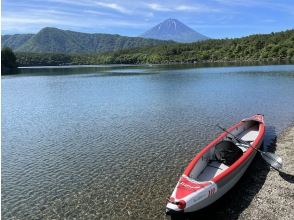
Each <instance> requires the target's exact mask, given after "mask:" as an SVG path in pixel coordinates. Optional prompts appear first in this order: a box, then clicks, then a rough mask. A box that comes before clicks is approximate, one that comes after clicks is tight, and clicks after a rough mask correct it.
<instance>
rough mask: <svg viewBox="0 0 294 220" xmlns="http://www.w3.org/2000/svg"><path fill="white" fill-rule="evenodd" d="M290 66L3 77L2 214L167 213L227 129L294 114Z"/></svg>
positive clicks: (278, 123)
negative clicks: (191, 170) (195, 163)
mask: <svg viewBox="0 0 294 220" xmlns="http://www.w3.org/2000/svg"><path fill="white" fill-rule="evenodd" d="M293 97H294V65H272V66H244V67H201V68H200V67H196V66H184V65H183V66H145V67H144V66H131V67H130V66H102V67H83V68H44V69H30V68H28V69H22V70H21V74H20V75H15V76H6V77H2V217H3V218H5V219H13V218H15V219H43V218H46V219H59V218H62V219H64V218H67V219H73V218H77V219H81V218H84V219H93V218H101V219H102V218H104V219H119V218H124V219H126V218H131V217H132V218H133V219H137V218H138V217H140V218H142V219H152V218H153V219H160V218H165V198H167V197H168V196H169V195H170V193H171V192H172V190H173V188H174V186H175V184H176V182H177V180H178V178H179V176H180V175H181V173H182V172H183V169H184V168H185V166H186V165H187V163H188V162H189V161H190V160H191V159H192V158H193V156H194V155H195V154H196V153H197V152H198V151H199V150H200V148H201V147H203V146H204V145H206V144H207V143H209V142H210V141H211V140H212V139H213V138H214V137H216V135H217V134H218V133H219V130H217V128H216V127H215V124H217V123H220V124H222V125H223V126H229V125H231V124H233V123H236V122H237V121H239V120H240V119H242V118H245V117H248V116H251V115H253V114H255V113H263V114H265V119H266V122H267V125H270V126H273V127H274V128H275V130H276V133H279V132H281V131H282V130H283V129H284V128H286V127H287V126H289V125H290V123H291V122H293V121H294V98H293Z"/></svg>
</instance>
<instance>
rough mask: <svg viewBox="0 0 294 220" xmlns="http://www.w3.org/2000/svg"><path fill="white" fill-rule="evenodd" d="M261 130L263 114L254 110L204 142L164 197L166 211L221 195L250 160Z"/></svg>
mask: <svg viewBox="0 0 294 220" xmlns="http://www.w3.org/2000/svg"><path fill="white" fill-rule="evenodd" d="M264 134H265V124H264V117H263V115H261V114H256V115H253V116H252V117H250V118H246V119H243V120H241V121H240V122H239V123H237V124H235V125H233V126H231V127H230V128H228V129H227V130H226V131H225V132H223V133H222V134H221V135H220V136H218V137H217V138H216V139H215V140H214V141H212V142H211V143H210V144H208V145H207V146H206V147H205V148H204V149H202V150H201V151H200V152H199V153H198V154H197V155H196V156H195V157H194V159H193V160H192V161H191V162H190V164H189V165H188V166H187V167H186V169H185V171H184V173H183V175H182V176H181V177H180V180H179V181H178V183H177V185H176V187H175V189H174V191H173V193H172V195H171V197H170V198H169V199H168V202H167V205H166V214H168V215H169V214H178V213H186V212H194V211H197V210H200V209H202V208H204V207H206V206H208V205H210V204H212V203H213V202H215V201H216V200H217V199H219V198H220V197H221V196H223V195H224V194H225V193H226V192H227V191H229V190H230V189H231V188H232V187H233V186H234V185H235V184H236V183H237V182H238V180H239V179H240V178H241V177H242V175H243V174H244V172H245V171H246V169H247V168H248V166H249V165H250V163H251V162H252V160H253V158H254V156H255V154H256V150H255V149H254V148H256V149H259V148H260V146H261V144H262V141H263V137H264ZM241 140H242V141H241Z"/></svg>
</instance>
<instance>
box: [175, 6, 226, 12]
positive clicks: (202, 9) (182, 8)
mask: <svg viewBox="0 0 294 220" xmlns="http://www.w3.org/2000/svg"><path fill="white" fill-rule="evenodd" d="M174 9H175V10H177V11H186V12H219V11H220V9H216V8H210V7H207V6H206V5H194V6H188V5H179V6H176V7H175V8H174Z"/></svg>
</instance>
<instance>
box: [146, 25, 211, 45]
mask: <svg viewBox="0 0 294 220" xmlns="http://www.w3.org/2000/svg"><path fill="white" fill-rule="evenodd" d="M140 37H144V38H152V39H159V40H173V41H177V42H182V43H191V42H195V41H202V40H207V39H209V38H208V37H206V36H204V35H202V34H200V33H198V32H196V31H194V30H193V29H191V28H189V27H188V26H186V25H185V24H183V23H182V22H180V21H178V20H177V19H167V20H165V21H163V22H162V23H160V24H158V25H156V26H155V27H153V28H151V29H150V30H148V31H146V32H145V33H144V34H142V35H140Z"/></svg>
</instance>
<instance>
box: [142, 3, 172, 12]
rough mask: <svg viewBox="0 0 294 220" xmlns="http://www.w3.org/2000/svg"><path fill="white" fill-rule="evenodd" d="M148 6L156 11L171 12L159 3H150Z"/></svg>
mask: <svg viewBox="0 0 294 220" xmlns="http://www.w3.org/2000/svg"><path fill="white" fill-rule="evenodd" d="M147 6H148V7H149V8H150V9H152V10H154V11H171V9H170V8H168V7H166V6H163V5H160V4H157V3H149V4H147Z"/></svg>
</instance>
